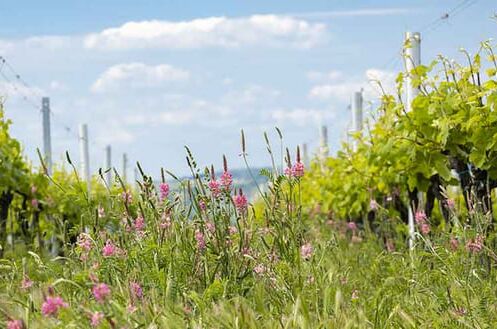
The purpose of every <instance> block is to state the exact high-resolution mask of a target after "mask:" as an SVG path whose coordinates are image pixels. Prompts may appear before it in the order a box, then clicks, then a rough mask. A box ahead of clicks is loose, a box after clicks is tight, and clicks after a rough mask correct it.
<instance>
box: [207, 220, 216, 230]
mask: <svg viewBox="0 0 497 329" xmlns="http://www.w3.org/2000/svg"><path fill="white" fill-rule="evenodd" d="M205 227H206V228H207V230H208V231H209V232H211V233H214V232H216V225H215V224H214V223H213V222H210V221H209V222H207V223H205Z"/></svg>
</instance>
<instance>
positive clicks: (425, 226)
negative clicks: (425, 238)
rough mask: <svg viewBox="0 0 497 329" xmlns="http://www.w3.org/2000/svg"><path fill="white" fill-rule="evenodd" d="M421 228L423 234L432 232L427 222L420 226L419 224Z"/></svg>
mask: <svg viewBox="0 0 497 329" xmlns="http://www.w3.org/2000/svg"><path fill="white" fill-rule="evenodd" d="M419 230H420V231H421V234H423V235H428V233H430V230H431V229H430V225H429V224H427V223H422V224H421V225H420V226H419Z"/></svg>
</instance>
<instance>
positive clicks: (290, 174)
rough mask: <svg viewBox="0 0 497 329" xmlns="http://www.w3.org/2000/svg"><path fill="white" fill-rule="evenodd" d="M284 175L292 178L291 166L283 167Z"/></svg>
mask: <svg viewBox="0 0 497 329" xmlns="http://www.w3.org/2000/svg"><path fill="white" fill-rule="evenodd" d="M285 176H287V177H288V178H292V168H291V167H286V168H285Z"/></svg>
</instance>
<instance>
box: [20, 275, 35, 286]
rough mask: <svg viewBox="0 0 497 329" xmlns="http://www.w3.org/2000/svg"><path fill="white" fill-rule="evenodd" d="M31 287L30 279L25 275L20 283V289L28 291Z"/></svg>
mask: <svg viewBox="0 0 497 329" xmlns="http://www.w3.org/2000/svg"><path fill="white" fill-rule="evenodd" d="M32 285H33V281H31V279H29V277H28V276H27V275H25V276H24V278H23V279H22V281H21V289H29V288H31V286H32Z"/></svg>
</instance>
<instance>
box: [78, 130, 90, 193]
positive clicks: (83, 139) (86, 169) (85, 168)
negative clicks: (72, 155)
mask: <svg viewBox="0 0 497 329" xmlns="http://www.w3.org/2000/svg"><path fill="white" fill-rule="evenodd" d="M79 155H80V159H81V172H82V174H83V180H84V181H85V182H86V186H87V189H88V193H90V189H91V185H90V183H91V182H90V181H91V178H90V151H89V149H88V125H86V123H85V124H81V125H79Z"/></svg>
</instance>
